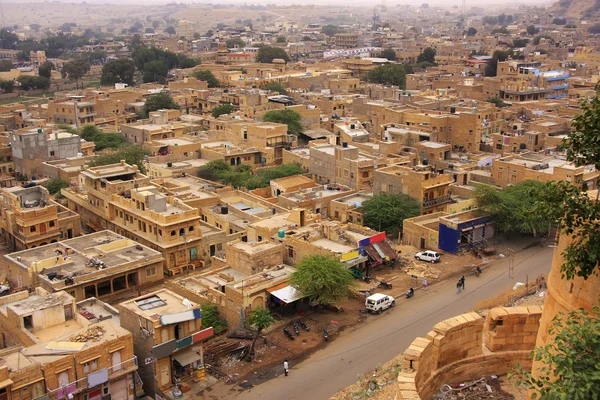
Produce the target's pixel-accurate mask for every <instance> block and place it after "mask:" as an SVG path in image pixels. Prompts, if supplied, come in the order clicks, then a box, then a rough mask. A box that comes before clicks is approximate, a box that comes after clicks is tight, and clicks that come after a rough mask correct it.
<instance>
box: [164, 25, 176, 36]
mask: <svg viewBox="0 0 600 400" xmlns="http://www.w3.org/2000/svg"><path fill="white" fill-rule="evenodd" d="M165 33H168V34H169V35H175V34H176V33H177V31H176V30H175V28H173V27H172V26H168V27H167V29H165Z"/></svg>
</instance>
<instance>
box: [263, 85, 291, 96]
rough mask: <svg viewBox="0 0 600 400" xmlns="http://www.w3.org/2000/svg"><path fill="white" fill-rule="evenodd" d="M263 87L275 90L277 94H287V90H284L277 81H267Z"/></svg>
mask: <svg viewBox="0 0 600 400" xmlns="http://www.w3.org/2000/svg"><path fill="white" fill-rule="evenodd" d="M263 89H265V90H270V91H271V92H277V93H279V94H287V90H285V88H284V87H283V85H282V84H281V83H278V82H272V83H267V84H266V85H265V86H263Z"/></svg>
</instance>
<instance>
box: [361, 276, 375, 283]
mask: <svg viewBox="0 0 600 400" xmlns="http://www.w3.org/2000/svg"><path fill="white" fill-rule="evenodd" d="M361 279H362V280H363V281H365V282H367V283H371V280H372V279H373V278H371V277H370V276H366V275H364V276H363V277H362V278H361Z"/></svg>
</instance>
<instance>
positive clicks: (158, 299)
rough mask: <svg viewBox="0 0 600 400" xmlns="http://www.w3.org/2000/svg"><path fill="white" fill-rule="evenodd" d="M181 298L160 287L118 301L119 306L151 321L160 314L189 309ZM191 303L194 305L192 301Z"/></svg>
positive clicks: (156, 319) (157, 318)
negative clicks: (154, 290) (133, 297)
mask: <svg viewBox="0 0 600 400" xmlns="http://www.w3.org/2000/svg"><path fill="white" fill-rule="evenodd" d="M183 300H184V298H183V297H182V296H179V295H178V294H175V293H173V292H171V291H170V290H168V289H161V290H158V291H156V292H152V293H148V294H146V295H144V296H140V297H137V298H135V299H133V300H128V301H125V302H123V303H120V304H119V306H120V307H123V308H127V309H129V310H131V311H133V312H134V313H136V314H138V315H140V316H143V317H144V318H146V319H149V320H151V321H158V320H159V319H160V316H161V315H166V314H175V313H178V312H181V311H188V310H190V307H188V306H187V305H185V304H183ZM192 305H193V306H194V307H195V305H194V303H193V302H192Z"/></svg>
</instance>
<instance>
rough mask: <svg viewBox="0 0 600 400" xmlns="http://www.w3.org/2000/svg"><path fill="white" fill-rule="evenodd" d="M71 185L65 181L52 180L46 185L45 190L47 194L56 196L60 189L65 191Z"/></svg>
mask: <svg viewBox="0 0 600 400" xmlns="http://www.w3.org/2000/svg"><path fill="white" fill-rule="evenodd" d="M70 186H71V184H70V183H69V182H67V181H63V180H62V179H58V178H54V179H52V180H50V181H48V183H46V189H48V193H50V194H57V193H60V190H61V189H65V188H68V187H70Z"/></svg>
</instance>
